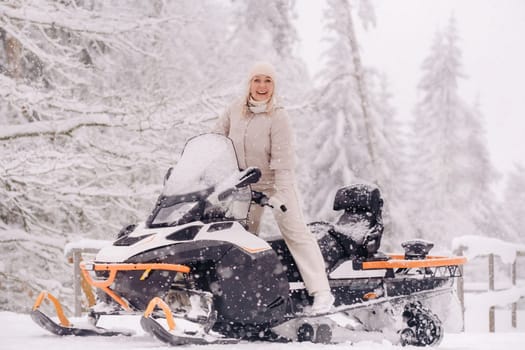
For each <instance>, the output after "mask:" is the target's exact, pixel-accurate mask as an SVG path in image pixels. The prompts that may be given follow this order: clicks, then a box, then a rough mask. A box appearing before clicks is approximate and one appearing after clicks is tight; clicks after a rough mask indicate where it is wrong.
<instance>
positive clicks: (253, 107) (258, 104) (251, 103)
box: [248, 96, 270, 114]
mask: <svg viewBox="0 0 525 350" xmlns="http://www.w3.org/2000/svg"><path fill="white" fill-rule="evenodd" d="M268 101H270V99H267V100H265V101H256V100H254V99H253V97H251V96H250V99H249V100H248V109H249V110H250V111H251V112H252V113H255V114H258V113H264V112H266V109H267V108H268Z"/></svg>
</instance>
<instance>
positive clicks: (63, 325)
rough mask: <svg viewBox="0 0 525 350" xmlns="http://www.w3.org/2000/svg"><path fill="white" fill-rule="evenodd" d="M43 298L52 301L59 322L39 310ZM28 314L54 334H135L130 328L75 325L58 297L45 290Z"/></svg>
mask: <svg viewBox="0 0 525 350" xmlns="http://www.w3.org/2000/svg"><path fill="white" fill-rule="evenodd" d="M45 298H47V299H49V300H50V301H51V302H52V303H53V306H54V307H55V310H56V313H57V316H58V319H59V321H60V324H58V323H56V322H55V321H53V320H52V319H51V318H50V317H48V316H47V315H45V314H44V313H43V312H42V311H40V310H39V307H40V305H41V304H42V301H43V300H44V299H45ZM30 315H31V318H32V319H33V321H34V322H35V323H36V324H38V325H39V326H40V327H42V328H44V329H45V330H47V331H49V332H51V333H53V334H56V335H77V336H108V337H110V336H116V335H124V336H131V335H134V334H135V332H134V331H132V330H112V329H106V328H102V327H96V326H93V327H75V326H74V325H73V324H72V323H71V322H70V321H69V320H68V318H67V317H66V316H65V315H64V311H63V309H62V306H61V305H60V302H59V301H58V299H57V298H56V297H55V296H53V295H52V294H51V293H49V292H46V291H43V292H41V293H40V295H39V296H38V298H37V300H36V302H35V304H34V306H33V310H32V311H31V313H30Z"/></svg>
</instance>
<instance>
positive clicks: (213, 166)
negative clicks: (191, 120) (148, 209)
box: [162, 134, 239, 196]
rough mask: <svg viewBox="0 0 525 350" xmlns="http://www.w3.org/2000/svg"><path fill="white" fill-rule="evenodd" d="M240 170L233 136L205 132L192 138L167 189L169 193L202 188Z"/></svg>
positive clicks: (212, 184)
mask: <svg viewBox="0 0 525 350" xmlns="http://www.w3.org/2000/svg"><path fill="white" fill-rule="evenodd" d="M238 171H239V166H238V164H237V157H236V155H235V149H234V147H233V143H232V142H231V140H230V139H228V138H227V137H225V136H222V135H219V134H203V135H200V136H196V137H194V138H192V139H190V140H189V141H188V142H187V143H186V146H185V147H184V151H183V152H182V156H181V158H180V160H179V162H178V163H177V165H176V166H175V167H174V169H173V171H172V173H171V176H170V178H169V179H168V181H166V184H165V186H164V190H163V191H162V192H163V194H164V195H166V196H172V195H180V194H185V193H191V192H195V191H202V190H205V189H207V188H209V187H212V186H215V185H217V184H218V183H219V182H220V181H221V180H223V179H225V178H227V177H230V176H231V175H232V174H233V173H234V172H238Z"/></svg>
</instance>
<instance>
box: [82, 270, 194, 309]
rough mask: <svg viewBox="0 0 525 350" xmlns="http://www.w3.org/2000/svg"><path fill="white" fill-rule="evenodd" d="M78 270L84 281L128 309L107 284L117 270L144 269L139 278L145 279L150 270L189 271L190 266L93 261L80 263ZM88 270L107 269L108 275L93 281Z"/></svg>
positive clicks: (112, 280) (124, 302) (110, 282)
mask: <svg viewBox="0 0 525 350" xmlns="http://www.w3.org/2000/svg"><path fill="white" fill-rule="evenodd" d="M80 270H81V271H82V274H83V275H84V278H85V279H86V281H87V282H88V283H89V284H90V285H92V286H93V287H96V288H100V289H102V290H103V291H104V292H105V293H106V294H108V295H109V296H110V297H111V298H113V300H115V301H116V302H117V303H119V305H120V306H122V307H123V308H124V310H130V309H131V308H130V307H129V304H128V303H127V302H126V301H125V300H124V299H122V298H121V297H120V296H119V295H118V294H117V293H115V291H113V290H112V289H111V288H109V286H111V284H113V282H114V281H115V278H116V277H117V273H118V272H119V271H144V273H143V275H142V277H141V280H143V279H146V278H147V276H148V275H149V273H150V272H151V271H152V270H165V271H176V272H181V273H188V272H190V268H189V267H188V266H185V265H179V264H162V263H138V264H125V263H118V264H98V263H97V264H95V263H85V262H81V263H80ZM89 271H109V277H108V279H106V280H103V281H95V280H93V278H92V277H91V275H90V274H89Z"/></svg>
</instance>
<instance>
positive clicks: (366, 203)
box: [333, 184, 385, 260]
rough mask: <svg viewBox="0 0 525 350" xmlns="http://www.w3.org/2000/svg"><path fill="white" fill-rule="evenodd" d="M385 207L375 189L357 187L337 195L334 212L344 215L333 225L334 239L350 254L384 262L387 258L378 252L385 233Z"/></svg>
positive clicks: (377, 190) (357, 185)
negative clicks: (383, 217)
mask: <svg viewBox="0 0 525 350" xmlns="http://www.w3.org/2000/svg"><path fill="white" fill-rule="evenodd" d="M382 207H383V199H382V198H381V193H380V191H379V189H378V188H377V187H375V186H373V185H366V184H354V185H350V186H347V187H343V188H341V189H339V190H338V191H337V193H336V195H335V199H334V206H333V208H334V210H336V211H341V210H343V211H344V212H343V214H342V215H341V216H340V217H339V220H338V221H337V223H336V225H334V231H335V232H334V233H333V235H334V236H335V237H336V238H337V239H338V240H339V241H340V242H341V244H342V245H343V246H345V247H346V250H347V253H348V254H350V255H356V256H357V257H359V258H364V259H366V260H385V255H384V254H382V253H380V252H378V250H379V246H380V244H381V237H382V236H383V229H384V227H383V219H382Z"/></svg>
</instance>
